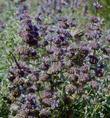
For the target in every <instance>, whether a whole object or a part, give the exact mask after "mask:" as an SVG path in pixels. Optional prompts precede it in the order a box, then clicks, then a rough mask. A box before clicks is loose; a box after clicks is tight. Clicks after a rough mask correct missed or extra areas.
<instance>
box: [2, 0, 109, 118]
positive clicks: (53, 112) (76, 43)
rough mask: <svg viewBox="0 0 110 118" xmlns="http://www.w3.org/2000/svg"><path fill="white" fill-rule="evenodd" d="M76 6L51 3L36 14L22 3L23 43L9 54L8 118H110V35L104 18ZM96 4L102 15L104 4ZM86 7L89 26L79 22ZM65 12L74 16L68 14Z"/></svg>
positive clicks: (19, 16) (19, 8)
mask: <svg viewBox="0 0 110 118" xmlns="http://www.w3.org/2000/svg"><path fill="white" fill-rule="evenodd" d="M74 5H75V4H74ZM74 5H73V6H72V7H71V8H70V6H71V4H70V3H69V2H68V1H67V2H66V1H64V0H62V1H60V0H59V1H58V2H57V1H56V3H54V2H53V1H52V0H50V1H49V0H48V1H47V2H46V3H40V4H39V5H38V10H37V13H36V15H31V13H30V11H29V7H28V5H27V4H26V2H25V1H24V0H23V1H22V0H21V1H19V2H18V6H17V12H16V21H17V22H18V23H19V25H20V31H19V33H18V34H16V35H17V37H19V40H20V39H21V41H18V43H16V47H13V50H14V51H13V50H10V51H9V52H8V53H9V55H10V57H11V59H12V60H13V63H12V64H11V66H10V67H9V69H8V77H7V78H8V81H9V84H8V93H7V96H6V95H5V96H3V97H2V99H3V100H4V101H5V103H6V106H8V107H9V109H8V110H6V112H9V113H8V116H6V117H9V118H14V117H15V118H73V117H75V118H77V117H78V118H80V117H81V118H82V117H91V118H97V117H98V118H101V117H105V118H109V116H110V113H109V110H110V105H109V102H110V96H109V94H108V92H109V79H108V78H109V73H108V67H109V66H107V64H108V65H109V52H110V51H109V43H110V38H109V37H110V33H109V31H106V29H105V27H104V26H105V25H104V20H103V18H100V17H98V16H90V15H89V14H88V9H86V8H87V3H86V5H84V3H82V4H81V1H80V0H79V3H77V4H76V7H75V6H74ZM93 5H94V6H95V7H96V12H98V10H99V9H102V6H101V5H100V4H99V3H98V2H96V3H94V4H93ZM53 6H55V7H53ZM60 6H61V7H60ZM80 7H82V9H84V10H83V17H84V18H82V20H84V21H83V22H80V20H79V18H80V16H78V17H79V18H77V15H78V12H77V10H79V9H80ZM74 8H75V9H74ZM39 9H40V10H39ZM65 9H66V10H70V9H71V10H70V12H72V11H73V10H74V13H70V14H72V15H68V16H66V15H62V14H64V13H65ZM85 10H87V11H85ZM75 13H76V17H74V14H75ZM79 14H80V13H79ZM105 88H106V89H105ZM4 105H5V104H4ZM2 116H3V115H2ZM4 118H5V116H4Z"/></svg>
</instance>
